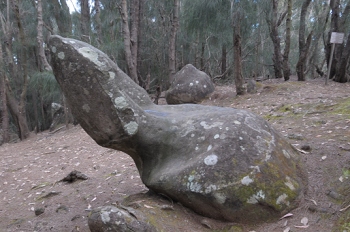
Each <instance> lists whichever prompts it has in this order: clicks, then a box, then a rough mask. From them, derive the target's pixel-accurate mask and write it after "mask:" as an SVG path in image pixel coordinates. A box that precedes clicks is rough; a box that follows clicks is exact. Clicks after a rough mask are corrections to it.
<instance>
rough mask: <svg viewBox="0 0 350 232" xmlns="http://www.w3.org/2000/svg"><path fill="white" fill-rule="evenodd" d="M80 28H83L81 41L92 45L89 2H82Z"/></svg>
mask: <svg viewBox="0 0 350 232" xmlns="http://www.w3.org/2000/svg"><path fill="white" fill-rule="evenodd" d="M80 9H81V15H80V26H81V40H82V41H84V42H87V43H91V39H90V25H91V17H90V5H89V0H80Z"/></svg>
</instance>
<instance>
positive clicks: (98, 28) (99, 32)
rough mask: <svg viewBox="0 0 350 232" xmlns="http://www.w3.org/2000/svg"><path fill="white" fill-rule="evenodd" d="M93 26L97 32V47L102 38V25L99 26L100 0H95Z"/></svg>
mask: <svg viewBox="0 0 350 232" xmlns="http://www.w3.org/2000/svg"><path fill="white" fill-rule="evenodd" d="M94 7H95V16H94V19H95V28H96V32H97V39H96V40H97V47H100V45H101V43H102V40H101V37H102V29H101V28H102V26H101V18H100V15H101V7H100V0H95V6H94Z"/></svg>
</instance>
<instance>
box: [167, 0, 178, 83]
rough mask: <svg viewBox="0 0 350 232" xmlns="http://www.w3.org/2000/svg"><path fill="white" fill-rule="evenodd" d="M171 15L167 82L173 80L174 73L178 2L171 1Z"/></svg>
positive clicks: (176, 0)
mask: <svg viewBox="0 0 350 232" xmlns="http://www.w3.org/2000/svg"><path fill="white" fill-rule="evenodd" d="M173 1H174V7H173V14H172V18H171V31H170V38H169V81H170V83H171V82H172V80H173V76H174V75H175V73H176V34H177V30H178V28H179V0H173Z"/></svg>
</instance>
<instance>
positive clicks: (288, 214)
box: [280, 213, 293, 220]
mask: <svg viewBox="0 0 350 232" xmlns="http://www.w3.org/2000/svg"><path fill="white" fill-rule="evenodd" d="M291 216H293V214H292V213H287V214H286V215H284V216H283V217H281V218H280V220H281V219H283V218H287V217H291Z"/></svg>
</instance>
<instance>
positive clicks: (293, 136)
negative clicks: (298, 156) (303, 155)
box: [287, 134, 304, 140]
mask: <svg viewBox="0 0 350 232" xmlns="http://www.w3.org/2000/svg"><path fill="white" fill-rule="evenodd" d="M287 137H288V139H294V140H304V137H303V136H302V135H301V134H288V136H287Z"/></svg>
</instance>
